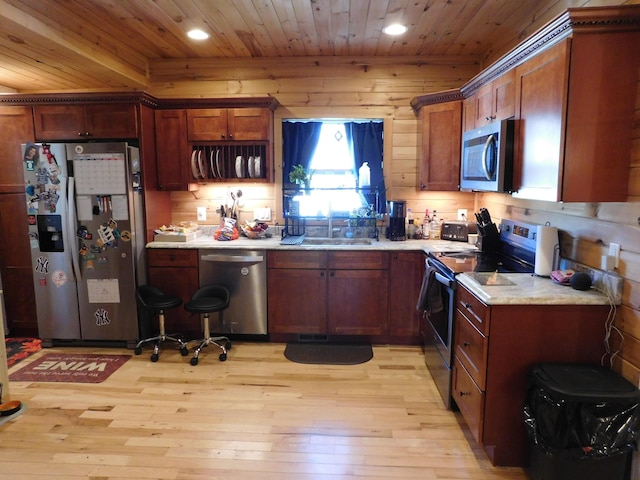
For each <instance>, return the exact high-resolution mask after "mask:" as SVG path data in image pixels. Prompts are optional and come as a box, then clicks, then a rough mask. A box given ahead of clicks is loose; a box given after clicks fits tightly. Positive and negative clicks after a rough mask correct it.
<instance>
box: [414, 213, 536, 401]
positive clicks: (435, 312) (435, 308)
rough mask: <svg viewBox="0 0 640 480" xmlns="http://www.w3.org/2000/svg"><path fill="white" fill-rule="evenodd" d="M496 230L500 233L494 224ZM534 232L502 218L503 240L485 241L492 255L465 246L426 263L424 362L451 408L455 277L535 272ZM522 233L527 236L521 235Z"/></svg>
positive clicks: (422, 303)
mask: <svg viewBox="0 0 640 480" xmlns="http://www.w3.org/2000/svg"><path fill="white" fill-rule="evenodd" d="M492 225H493V224H492ZM494 228H495V232H496V234H498V230H497V227H495V225H494ZM486 230H487V229H479V232H480V233H481V234H482V233H483V232H485V231H486ZM535 230H536V226H535V225H531V224H525V223H523V222H515V221H512V220H503V221H502V223H501V228H500V232H499V241H498V242H484V243H483V245H485V246H486V245H491V249H490V250H489V251H479V250H477V251H471V250H464V251H463V249H462V248H461V249H460V250H458V251H439V252H431V253H429V254H428V256H427V258H426V260H425V267H426V270H425V276H424V280H423V288H422V291H421V299H420V300H419V304H420V306H422V307H423V310H424V315H423V321H422V325H421V327H422V328H421V331H422V336H423V350H424V354H425V363H426V364H427V367H428V368H429V372H430V373H431V376H432V377H433V380H434V382H435V384H436V386H437V388H438V391H439V392H440V395H441V396H442V400H443V402H444V404H445V406H446V408H447V409H452V408H454V407H455V401H454V400H453V399H452V397H451V371H452V366H453V358H454V345H455V338H454V335H455V318H456V292H457V281H456V275H458V274H460V273H465V272H494V271H496V272H512V273H531V274H532V273H533V271H534V264H535V243H536V240H535V235H529V233H531V232H533V231H535ZM492 231H493V230H492ZM524 232H527V235H523V233H524ZM494 247H495V248H494ZM425 282H426V285H427V286H426V287H425ZM423 297H424V301H423Z"/></svg>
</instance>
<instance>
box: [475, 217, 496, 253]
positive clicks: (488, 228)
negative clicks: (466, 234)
mask: <svg viewBox="0 0 640 480" xmlns="http://www.w3.org/2000/svg"><path fill="white" fill-rule="evenodd" d="M499 245H500V234H499V233H498V227H496V224H495V223H488V224H486V225H478V248H479V249H480V250H481V251H483V252H496V251H497V250H498V247H499Z"/></svg>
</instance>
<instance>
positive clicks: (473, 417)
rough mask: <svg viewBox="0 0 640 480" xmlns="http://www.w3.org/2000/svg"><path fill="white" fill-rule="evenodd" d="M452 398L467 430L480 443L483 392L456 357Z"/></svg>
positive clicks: (482, 424)
mask: <svg viewBox="0 0 640 480" xmlns="http://www.w3.org/2000/svg"><path fill="white" fill-rule="evenodd" d="M452 390H453V392H452V393H453V399H454V400H455V402H456V404H457V405H458V407H459V408H460V412H461V413H462V416H463V417H464V419H465V421H466V422H467V425H468V426H469V430H471V433H472V434H473V436H474V438H475V439H476V441H477V442H478V443H479V444H480V445H481V444H482V429H483V426H484V393H483V392H482V391H481V390H480V389H479V388H478V386H477V385H476V384H475V383H474V381H473V379H472V378H471V376H470V375H469V372H467V371H466V370H465V368H464V366H463V365H462V363H461V362H460V359H459V358H458V357H455V358H454V360H453V387H452Z"/></svg>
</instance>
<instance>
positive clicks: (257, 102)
mask: <svg viewBox="0 0 640 480" xmlns="http://www.w3.org/2000/svg"><path fill="white" fill-rule="evenodd" d="M86 103H138V104H141V105H145V106H147V107H151V108H154V109H157V110H162V109H174V108H246V107H253V108H269V109H270V110H272V111H275V109H276V108H278V106H279V105H280V103H279V102H278V100H277V99H276V98H275V97H270V96H269V97H238V98H233V97H229V98H227V97H225V98H167V99H158V98H156V97H153V96H151V95H149V94H147V93H144V92H134V93H128V92H122V93H73V94H69V93H53V94H35V93H34V94H19V93H16V94H13V93H10V94H6V95H0V105H16V106H17V105H43V104H65V105H74V104H75V105H78V104H86Z"/></svg>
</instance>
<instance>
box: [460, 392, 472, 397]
mask: <svg viewBox="0 0 640 480" xmlns="http://www.w3.org/2000/svg"><path fill="white" fill-rule="evenodd" d="M469 395H471V393H470V392H460V396H461V397H465V396H466V397H468V396H469Z"/></svg>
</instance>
